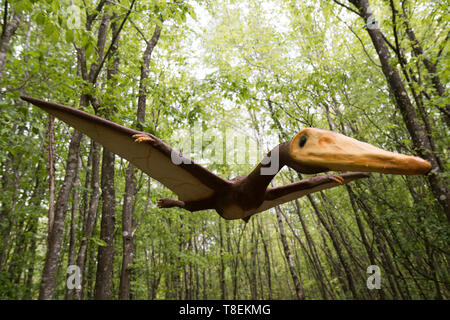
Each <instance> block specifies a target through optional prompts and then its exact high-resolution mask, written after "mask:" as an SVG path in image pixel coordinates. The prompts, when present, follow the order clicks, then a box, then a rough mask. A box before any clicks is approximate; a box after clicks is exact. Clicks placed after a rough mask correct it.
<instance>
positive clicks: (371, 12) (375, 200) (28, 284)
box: [0, 0, 450, 300]
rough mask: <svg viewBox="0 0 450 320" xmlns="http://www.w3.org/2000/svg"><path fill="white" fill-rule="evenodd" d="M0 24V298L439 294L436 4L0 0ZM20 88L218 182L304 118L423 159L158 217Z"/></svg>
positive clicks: (445, 20) (154, 186)
mask: <svg viewBox="0 0 450 320" xmlns="http://www.w3.org/2000/svg"><path fill="white" fill-rule="evenodd" d="M0 23H1V35H0V150H1V152H0V179H1V181H0V299H1V300H37V299H40V300H51V299H53V300H94V299H95V300H211V299H213V300H237V299H239V300H242V299H251V300H297V299H298V300H304V299H306V300H378V299H383V300H384V299H386V300H446V299H449V298H450V268H449V265H450V261H449V259H450V251H449V243H450V228H449V226H450V192H449V177H450V173H449V165H450V163H449V148H448V146H449V145H450V135H449V126H450V102H449V99H448V79H449V77H450V73H449V70H448V69H447V66H448V65H449V47H448V40H449V5H448V2H447V1H432V0H428V1H427V0H340V1H337V0H333V1H327V0H317V1H313V0H304V1H298V0H243V1H235V0H225V1H219V0H198V1H197V0H0ZM23 95H25V96H30V97H35V98H38V99H43V100H46V101H52V102H55V103H59V104H63V105H66V106H71V107H73V108H76V109H80V110H83V111H85V112H88V113H90V114H94V115H97V116H99V117H102V118H105V119H108V120H110V121H113V122H115V123H118V124H120V125H123V126H126V127H128V128H132V129H135V130H138V131H144V132H147V133H150V134H153V135H154V136H156V137H158V138H160V139H162V140H163V141H165V142H166V143H167V144H168V145H170V146H172V147H173V148H174V149H177V150H181V151H182V152H183V154H184V155H185V156H187V157H189V158H190V159H193V160H194V161H195V162H196V163H199V164H201V165H202V166H204V167H205V168H207V169H208V170H210V171H211V172H213V173H214V174H216V175H218V176H220V177H223V178H224V179H231V178H234V177H238V176H242V175H245V174H248V173H249V172H250V171H251V170H252V169H253V168H254V167H255V165H256V164H257V163H258V162H259V161H261V160H262V159H263V158H264V155H265V154H266V153H267V152H268V151H270V150H271V149H272V148H273V147H275V146H276V145H278V144H280V143H282V142H286V141H290V140H291V139H292V138H293V137H294V136H295V135H296V134H297V133H298V132H300V131H301V130H302V129H304V128H309V127H312V128H321V129H325V130H330V131H333V132H337V133H341V134H343V135H346V136H348V137H351V138H354V139H357V140H359V141H363V142H366V143H369V144H371V145H373V146H376V147H378V148H382V149H384V150H388V151H392V152H397V153H401V154H406V155H413V156H418V157H421V158H422V159H425V160H426V161H428V162H429V163H430V164H431V166H432V169H431V171H430V172H429V173H428V174H426V175H402V174H383V173H377V172H373V173H371V174H370V176H369V177H367V178H364V179H358V180H355V181H352V182H350V183H348V184H345V185H344V184H343V185H340V186H336V187H334V188H330V189H327V190H320V191H317V192H314V193H310V194H307V195H306V196H304V197H300V198H298V199H295V200H293V201H289V202H287V203H284V204H282V205H277V206H275V207H273V208H271V209H269V210H266V211H264V212H261V213H258V214H255V215H254V216H252V217H251V218H250V219H249V220H248V221H247V222H245V221H243V220H242V219H237V220H226V219H223V218H222V217H221V216H220V215H218V214H217V213H216V212H215V211H214V210H201V211H197V212H189V211H187V210H184V209H181V208H177V207H173V208H160V207H159V206H158V205H157V204H158V200H159V199H161V198H177V197H176V195H174V194H173V193H172V191H171V190H169V189H168V188H167V187H166V186H164V185H163V184H162V183H160V182H159V181H157V180H156V179H153V178H152V177H150V176H149V175H147V174H145V173H144V172H143V171H141V170H140V169H138V168H137V167H136V166H134V165H133V164H132V163H130V162H128V161H127V160H125V159H123V158H122V157H120V156H118V155H116V154H114V153H112V152H111V151H110V150H108V149H107V148H104V147H103V146H102V144H100V143H98V142H97V141H95V140H91V139H90V138H89V137H88V136H86V135H84V134H82V133H80V132H79V131H78V130H74V129H73V128H72V127H71V126H69V125H67V124H66V123H65V122H63V121H60V120H59V119H58V118H55V117H53V116H52V115H49V114H48V113H46V112H44V111H43V110H41V109H39V108H36V107H35V106H33V105H32V104H30V103H28V102H25V101H23V100H21V99H20V97H21V96H23ZM331 173H332V174H335V173H336V172H331ZM315 175H323V173H319V174H303V173H299V172H297V171H295V170H293V169H292V168H288V167H285V168H284V169H282V170H281V171H280V172H279V173H278V174H277V175H276V176H275V178H274V179H273V181H272V182H271V186H280V185H285V184H288V183H293V182H296V181H300V180H301V179H304V178H308V177H313V176H315Z"/></svg>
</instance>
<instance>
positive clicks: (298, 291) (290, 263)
mask: <svg viewBox="0 0 450 320" xmlns="http://www.w3.org/2000/svg"><path fill="white" fill-rule="evenodd" d="M280 211H281V209H280V208H279V207H278V206H276V207H275V212H276V214H277V221H278V227H279V228H280V238H281V242H282V244H283V250H284V255H285V257H286V261H287V264H288V267H289V272H290V273H291V277H292V280H293V282H294V286H295V293H296V296H297V299H299V300H304V299H305V294H304V293H303V290H302V288H301V287H300V282H299V280H298V277H297V272H296V271H295V266H294V261H293V259H292V255H291V251H290V249H289V244H288V242H287V239H286V233H285V232H284V226H283V220H282V217H281V212H280Z"/></svg>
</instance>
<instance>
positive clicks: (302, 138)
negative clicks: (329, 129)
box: [299, 136, 307, 148]
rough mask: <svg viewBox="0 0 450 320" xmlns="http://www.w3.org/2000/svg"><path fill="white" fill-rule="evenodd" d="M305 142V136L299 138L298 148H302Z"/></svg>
mask: <svg viewBox="0 0 450 320" xmlns="http://www.w3.org/2000/svg"><path fill="white" fill-rule="evenodd" d="M306 140H307V138H306V136H302V137H301V138H300V143H299V146H300V148H301V147H303V146H304V145H305V143H306Z"/></svg>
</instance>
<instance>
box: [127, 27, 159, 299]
mask: <svg viewBox="0 0 450 320" xmlns="http://www.w3.org/2000/svg"><path fill="white" fill-rule="evenodd" d="M160 35H161V28H160V27H159V26H158V25H157V26H156V27H155V32H154V34H153V37H152V39H151V40H150V41H149V42H147V46H146V48H145V51H144V54H143V57H142V65H141V76H140V80H139V97H138V109H137V121H136V128H137V129H138V130H143V124H144V122H145V109H146V103H147V94H146V91H147V90H146V81H147V79H148V77H149V66H150V58H151V54H152V52H153V49H154V48H155V47H156V44H157V43H158V40H159V37H160ZM134 171H135V167H134V165H133V164H132V163H129V164H128V167H127V171H126V177H125V194H124V201H123V207H122V242H123V255H122V270H121V275H120V290H119V299H122V300H128V299H129V297H130V279H131V269H130V268H129V266H130V265H132V263H133V255H134V250H135V249H134V235H132V233H133V230H134V229H135V221H134V208H133V206H132V203H133V198H134V197H135V196H136V182H135V173H134Z"/></svg>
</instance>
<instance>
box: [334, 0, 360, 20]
mask: <svg viewBox="0 0 450 320" xmlns="http://www.w3.org/2000/svg"><path fill="white" fill-rule="evenodd" d="M333 2H334V3H336V4H338V5H340V6H341V7H344V8H345V9H347V10H349V11H351V12H353V13H354V14H357V15H358V16H360V17H362V15H361V14H360V13H359V12H358V11H356V10H354V9H352V8H350V7H349V6H346V5H345V4H343V3H341V2H339V1H337V0H333Z"/></svg>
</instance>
